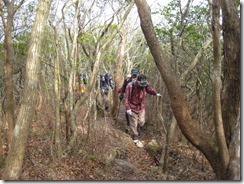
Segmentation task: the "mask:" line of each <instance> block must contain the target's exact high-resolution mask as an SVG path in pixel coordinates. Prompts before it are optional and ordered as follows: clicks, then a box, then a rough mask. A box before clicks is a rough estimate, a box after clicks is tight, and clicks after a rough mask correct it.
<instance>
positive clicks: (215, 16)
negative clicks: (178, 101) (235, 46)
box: [212, 0, 229, 178]
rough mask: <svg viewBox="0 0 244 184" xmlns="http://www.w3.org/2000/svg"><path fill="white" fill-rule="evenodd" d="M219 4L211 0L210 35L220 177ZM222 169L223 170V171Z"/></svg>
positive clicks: (225, 155) (224, 157) (224, 153)
mask: <svg viewBox="0 0 244 184" xmlns="http://www.w3.org/2000/svg"><path fill="white" fill-rule="evenodd" d="M219 19H220V4H219V1H218V0H213V4H212V35H213V54H214V65H213V66H214V69H213V70H214V71H213V110H214V125H215V130H216V139H217V142H218V145H219V148H220V149H219V154H220V155H221V156H220V159H221V161H220V165H221V167H222V168H223V170H222V171H221V173H219V175H221V178H224V177H226V176H227V175H226V174H227V173H226V172H227V168H228V164H229V151H228V148H227V144H226V139H225V132H224V127H223V120H222V111H221V100H220V95H221V94H220V93H221V44H220V25H219ZM223 171H224V172H223Z"/></svg>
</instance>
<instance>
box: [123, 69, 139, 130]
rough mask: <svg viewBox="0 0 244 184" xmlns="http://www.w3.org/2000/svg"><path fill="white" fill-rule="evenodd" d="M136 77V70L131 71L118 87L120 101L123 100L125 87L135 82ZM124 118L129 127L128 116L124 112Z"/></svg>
mask: <svg viewBox="0 0 244 184" xmlns="http://www.w3.org/2000/svg"><path fill="white" fill-rule="evenodd" d="M137 76H138V70H137V69H132V70H131V76H130V77H127V78H126V79H125V80H124V82H123V85H122V87H120V88H119V90H118V93H120V95H119V99H120V101H121V100H122V99H123V98H124V93H125V89H126V86H127V85H128V84H129V83H130V82H132V81H134V80H136V78H137ZM125 118H126V122H127V125H128V126H129V125H130V120H129V116H128V114H127V113H126V112H125Z"/></svg>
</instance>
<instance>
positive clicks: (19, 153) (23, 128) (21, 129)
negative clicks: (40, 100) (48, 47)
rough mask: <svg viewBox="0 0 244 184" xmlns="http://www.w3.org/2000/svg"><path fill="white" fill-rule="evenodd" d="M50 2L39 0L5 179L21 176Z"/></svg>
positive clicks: (48, 0)
mask: <svg viewBox="0 0 244 184" xmlns="http://www.w3.org/2000/svg"><path fill="white" fill-rule="evenodd" d="M50 4H51V0H39V1H38V6H37V14H36V17H35V22H34V26H33V30H32V35H31V42H30V48H29V51H28V57H27V66H26V81H25V87H24V92H23V94H24V95H23V98H22V99H23V102H22V104H21V107H20V111H19V114H18V117H17V123H16V126H15V129H14V134H13V139H12V143H11V149H10V151H9V155H8V157H7V162H6V165H5V169H4V174H3V178H4V180H17V179H18V178H19V176H20V171H21V167H22V164H23V159H24V155H25V150H26V144H27V139H28V134H29V125H30V122H31V121H32V119H33V114H34V110H35V100H36V92H37V83H38V70H39V64H40V57H39V56H40V51H41V41H42V38H43V35H44V30H45V25H46V20H47V17H48V14H49V8H50Z"/></svg>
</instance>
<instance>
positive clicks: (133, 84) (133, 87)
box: [130, 81, 135, 101]
mask: <svg viewBox="0 0 244 184" xmlns="http://www.w3.org/2000/svg"><path fill="white" fill-rule="evenodd" d="M134 89H135V81H132V89H131V94H130V101H131V99H132V97H133V92H134Z"/></svg>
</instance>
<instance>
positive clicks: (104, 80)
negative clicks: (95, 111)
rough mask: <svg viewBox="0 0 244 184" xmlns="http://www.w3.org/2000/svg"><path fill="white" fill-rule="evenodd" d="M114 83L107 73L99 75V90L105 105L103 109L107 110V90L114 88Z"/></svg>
mask: <svg viewBox="0 0 244 184" xmlns="http://www.w3.org/2000/svg"><path fill="white" fill-rule="evenodd" d="M114 85H115V83H114V82H113V80H112V76H111V75H110V74H109V73H106V74H105V75H100V90H101V94H102V98H103V103H104V105H105V110H106V111H108V109H109V107H108V91H109V89H110V88H111V89H113V88H114Z"/></svg>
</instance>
